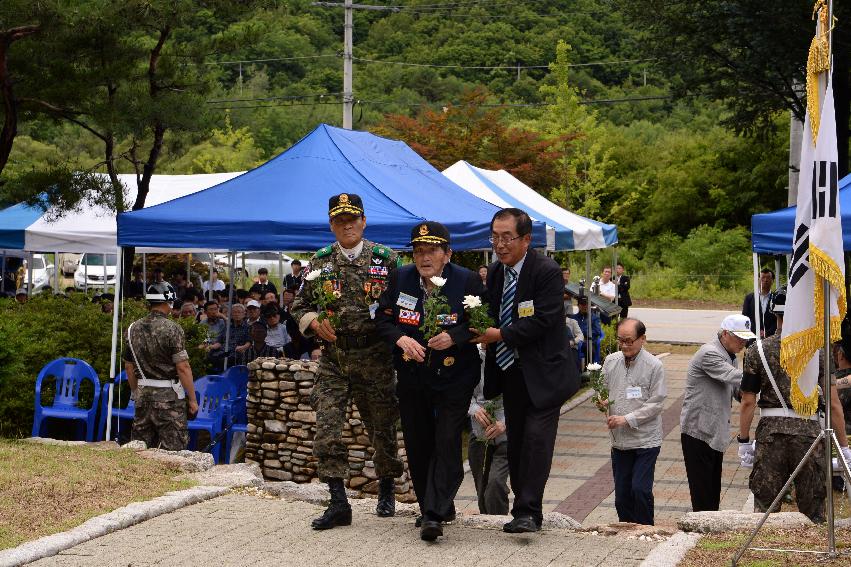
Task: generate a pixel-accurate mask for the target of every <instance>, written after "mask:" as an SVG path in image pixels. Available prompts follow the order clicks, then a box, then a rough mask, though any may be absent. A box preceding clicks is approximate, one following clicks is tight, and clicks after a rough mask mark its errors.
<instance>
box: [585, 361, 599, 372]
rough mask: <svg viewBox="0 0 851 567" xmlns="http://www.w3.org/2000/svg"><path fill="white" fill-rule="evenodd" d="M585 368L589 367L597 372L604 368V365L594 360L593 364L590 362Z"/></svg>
mask: <svg viewBox="0 0 851 567" xmlns="http://www.w3.org/2000/svg"><path fill="white" fill-rule="evenodd" d="M585 368H587V369H588V370H590V371H591V372H596V371H597V370H602V369H603V367H602V366H600V365H599V364H597V363H596V362H592V363H591V364H589V365H588V366H586V367H585Z"/></svg>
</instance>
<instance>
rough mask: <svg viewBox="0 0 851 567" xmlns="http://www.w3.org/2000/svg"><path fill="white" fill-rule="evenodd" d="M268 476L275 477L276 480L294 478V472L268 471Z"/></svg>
mask: <svg viewBox="0 0 851 567" xmlns="http://www.w3.org/2000/svg"><path fill="white" fill-rule="evenodd" d="M265 476H266V477H267V478H274V479H275V480H292V479H293V473H291V472H287V471H270V470H267V471H266V475H265Z"/></svg>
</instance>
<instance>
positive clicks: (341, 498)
mask: <svg viewBox="0 0 851 567" xmlns="http://www.w3.org/2000/svg"><path fill="white" fill-rule="evenodd" d="M328 490H329V491H330V492H331V503H330V504H329V505H328V508H327V509H326V510H325V513H324V514H322V515H321V516H319V517H318V518H316V519H314V520H313V521H312V522H311V523H310V525H311V526H312V527H313V529H314V530H330V529H331V528H335V527H337V526H350V525H352V507H351V506H350V505H349V501H348V499H347V498H346V487H345V486H344V485H343V479H341V478H331V479H328Z"/></svg>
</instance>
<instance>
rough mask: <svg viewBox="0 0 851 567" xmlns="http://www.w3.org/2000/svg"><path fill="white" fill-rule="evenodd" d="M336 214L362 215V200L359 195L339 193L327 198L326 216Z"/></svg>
mask: <svg viewBox="0 0 851 567" xmlns="http://www.w3.org/2000/svg"><path fill="white" fill-rule="evenodd" d="M337 215H355V216H358V217H359V216H361V215H363V201H361V198H360V195H355V194H354V193H340V194H339V195H334V196H333V197H331V198H330V199H328V216H329V217H330V218H332V219H333V218H334V217H336V216H337Z"/></svg>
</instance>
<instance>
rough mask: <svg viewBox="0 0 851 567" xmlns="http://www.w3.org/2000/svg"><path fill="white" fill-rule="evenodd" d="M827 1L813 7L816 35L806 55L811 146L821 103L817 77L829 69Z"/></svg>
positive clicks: (816, 129) (816, 130)
mask: <svg viewBox="0 0 851 567" xmlns="http://www.w3.org/2000/svg"><path fill="white" fill-rule="evenodd" d="M827 12H828V6H827V0H817V1H816V3H815V5H814V6H813V19H814V20H815V19H816V18H818V25H817V26H816V35H815V37H813V40H812V42H810V52H809V54H808V55H807V113H808V114H809V115H810V130H811V132H810V133H811V134H812V136H813V145H815V143H816V139H817V138H818V129H819V124H820V122H821V111H820V109H821V101H820V100H819V95H820V94H821V93H820V92H819V91H820V90H821V89H820V88H819V75H820V74H821V73H824V72H825V71H827V70H829V69H830V41H829V40H828V37H829V35H828V34H829V33H830V26H829V23H828V18H829V17H830V16H829V14H828V13H827Z"/></svg>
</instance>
